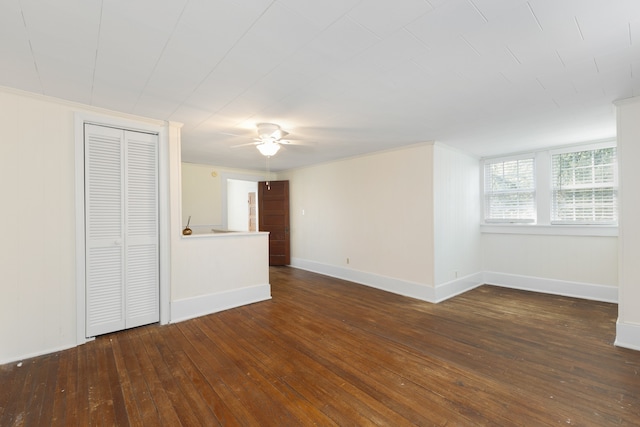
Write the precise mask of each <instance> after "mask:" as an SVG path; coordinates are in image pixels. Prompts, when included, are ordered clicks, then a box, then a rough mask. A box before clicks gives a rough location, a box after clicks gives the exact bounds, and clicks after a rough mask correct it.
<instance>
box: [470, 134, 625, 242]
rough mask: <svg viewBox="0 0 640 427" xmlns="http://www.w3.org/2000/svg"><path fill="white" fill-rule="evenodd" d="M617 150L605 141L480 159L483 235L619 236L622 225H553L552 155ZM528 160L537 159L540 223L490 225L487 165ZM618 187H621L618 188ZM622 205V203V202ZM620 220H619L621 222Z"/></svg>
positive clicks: (537, 206) (497, 223) (537, 196)
mask: <svg viewBox="0 0 640 427" xmlns="http://www.w3.org/2000/svg"><path fill="white" fill-rule="evenodd" d="M607 147H616V148H617V141H616V140H615V139H614V138H611V139H604V140H600V141H594V142H586V143H580V144H572V145H564V146H555V147H549V148H547V149H544V150H535V151H528V152H521V153H516V154H507V155H503V156H491V157H485V158H481V159H480V168H479V169H480V199H481V200H480V209H481V213H480V218H481V222H480V231H481V232H482V233H499V234H534V235H575V236H617V235H618V223H617V222H616V223H608V224H605V223H589V224H586V223H566V222H562V223H559V222H555V221H554V222H553V223H552V221H551V209H552V197H553V188H552V164H551V162H552V154H555V153H561V152H576V151H585V150H594V149H598V148H607ZM527 156H534V157H535V175H534V179H535V198H534V202H535V212H536V221H535V222H533V223H512V222H506V223H502V222H488V221H486V220H485V209H486V208H485V203H486V198H485V193H484V181H485V169H484V165H485V163H486V162H495V161H497V160H503V161H506V160H511V159H518V158H526V157H527ZM615 168H616V169H615V170H616V175H615V180H616V183H618V181H619V174H618V169H619V168H618V161H617V158H616V165H615ZM617 187H618V186H617ZM618 191H619V188H618ZM618 202H619V201H618ZM618 220H619V219H618Z"/></svg>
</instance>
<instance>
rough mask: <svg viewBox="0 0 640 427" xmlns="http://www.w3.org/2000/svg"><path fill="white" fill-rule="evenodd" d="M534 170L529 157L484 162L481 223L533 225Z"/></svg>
mask: <svg viewBox="0 0 640 427" xmlns="http://www.w3.org/2000/svg"><path fill="white" fill-rule="evenodd" d="M534 166H535V161H534V158H533V156H531V157H527V158H520V159H511V160H500V159H498V160H491V161H487V162H485V164H484V197H485V203H484V206H485V212H484V219H485V222H510V223H532V222H534V221H535V219H536V213H535V179H534Z"/></svg>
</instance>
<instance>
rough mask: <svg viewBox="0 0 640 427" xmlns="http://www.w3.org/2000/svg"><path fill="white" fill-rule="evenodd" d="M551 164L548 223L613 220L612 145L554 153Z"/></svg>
mask: <svg viewBox="0 0 640 427" xmlns="http://www.w3.org/2000/svg"><path fill="white" fill-rule="evenodd" d="M551 165H552V185H553V194H552V203H551V223H552V224H614V223H616V221H617V216H618V215H617V213H618V212H617V192H618V185H617V170H616V169H617V168H616V149H615V147H604V148H596V149H592V150H582V151H569V152H556V153H553V154H552V156H551Z"/></svg>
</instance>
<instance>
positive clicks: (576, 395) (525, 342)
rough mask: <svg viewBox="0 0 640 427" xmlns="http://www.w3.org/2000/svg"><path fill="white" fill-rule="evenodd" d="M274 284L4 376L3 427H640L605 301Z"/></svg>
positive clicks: (625, 359)
mask: <svg viewBox="0 0 640 427" xmlns="http://www.w3.org/2000/svg"><path fill="white" fill-rule="evenodd" d="M270 274H271V278H270V281H271V284H272V295H273V299H272V300H271V301H266V302H261V303H257V304H253V305H249V306H245V307H240V308H237V309H233V310H228V311H225V312H222V313H217V314H213V315H209V316H205V317H201V318H198V319H194V320H190V321H186V322H182V323H177V324H172V325H168V326H157V325H152V326H147V327H142V328H137V329H133V330H129V331H123V332H119V333H114V334H108V335H104V336H101V337H98V338H97V339H96V340H95V341H93V342H90V343H87V344H85V345H82V346H80V347H77V348H74V349H71V350H66V351H62V352H59V353H55V354H50V355H46V356H42V357H37V358H34V359H30V360H25V361H23V364H22V366H21V367H18V366H17V364H10V365H4V366H0V426H14V425H16V426H17V425H32V426H43V425H56V426H69V425H80V426H85V425H100V426H102V425H106V426H111V425H118V426H124V425H134V426H142V425H145V426H153V425H167V426H179V425H183V426H197V425H207V426H215V425H250V426H307V425H319V426H328V425H337V426H348V425H355V426H366V425H385V426H404V425H419V426H430V425H449V426H478V425H491V426H510V425H523V426H546V425H582V426H614V425H615V426H618V425H640V375H639V372H640V352H636V351H632V350H627V349H622V348H616V347H614V346H613V340H614V338H615V320H616V316H617V307H616V305H614V304H607V303H600V302H593V301H585V300H579V299H573V298H564V297H557V296H551V295H543V294H536V293H530V292H522V291H516V290H509V289H502V288H498V287H493V286H482V287H480V288H477V289H475V290H473V291H470V292H468V293H466V294H464V295H461V296H458V297H455V298H453V299H451V300H449V301H445V302H442V303H440V304H437V305H434V304H429V303H425V302H421V301H417V300H414V299H410V298H404V297H401V296H398V295H393V294H389V293H385V292H382V291H378V290H375V289H371V288H367V287H364V286H359V285H355V284H352V283H349V282H345V281H341V280H337V279H332V278H328V277H325V276H321V275H317V274H313V273H309V272H305V271H301V270H296V269H291V268H287V267H272V269H271V272H270Z"/></svg>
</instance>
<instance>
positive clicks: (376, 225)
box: [278, 144, 434, 296]
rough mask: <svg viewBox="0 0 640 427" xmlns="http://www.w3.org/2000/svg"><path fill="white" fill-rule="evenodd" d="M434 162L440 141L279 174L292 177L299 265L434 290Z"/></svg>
mask: <svg viewBox="0 0 640 427" xmlns="http://www.w3.org/2000/svg"><path fill="white" fill-rule="evenodd" d="M432 162H433V145H432V144H420V145H415V146H411V147H407V148H403V149H397V150H391V151H385V152H381V153H375V154H371V155H366V156H362V157H357V158H351V159H347V160H341V161H335V162H332V163H327V164H322V165H317V166H312V167H307V168H302V169H297V170H292V171H287V172H284V173H280V174H278V179H288V180H289V181H290V189H289V190H290V200H291V206H290V217H291V256H292V264H293V265H295V266H300V267H303V268H307V269H311V270H315V271H320V272H323V273H325V274H330V275H334V276H339V277H345V278H349V279H351V280H355V281H359V282H367V283H368V284H370V285H373V286H377V287H381V288H383V289H387V290H392V291H396V292H398V293H403V294H412V295H413V296H416V295H414V294H413V292H414V291H415V292H417V293H418V294H420V293H421V292H427V293H428V291H426V290H425V288H427V287H428V288H433V285H434V276H433V274H434V268H433V193H432V188H433V184H432V178H433V175H432V168H431V164H432ZM347 259H348V260H349V261H348V262H347Z"/></svg>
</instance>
